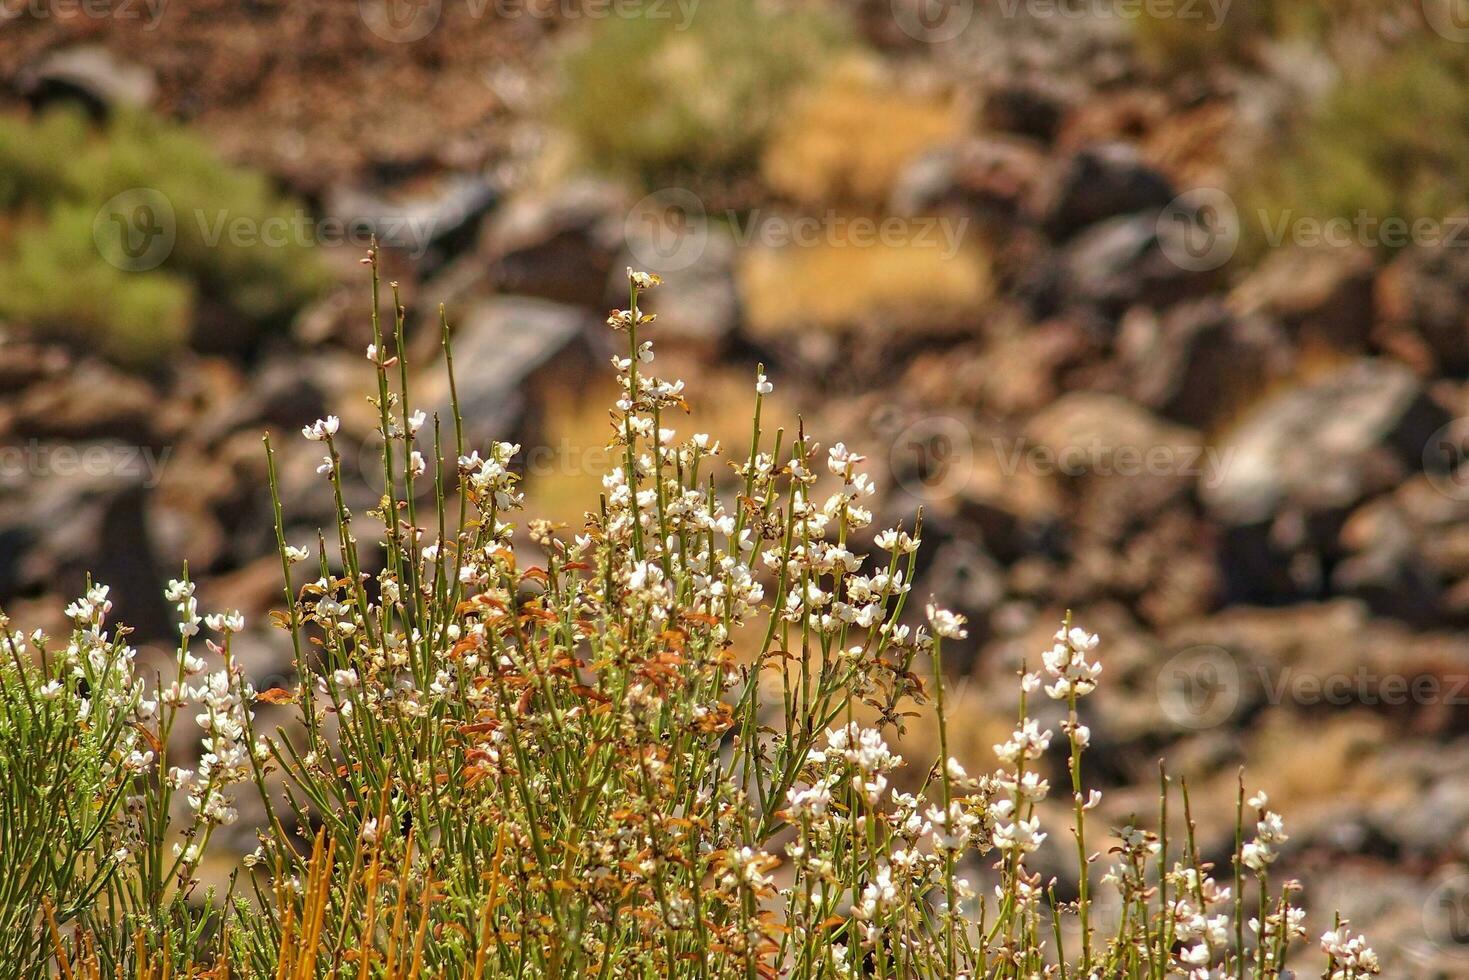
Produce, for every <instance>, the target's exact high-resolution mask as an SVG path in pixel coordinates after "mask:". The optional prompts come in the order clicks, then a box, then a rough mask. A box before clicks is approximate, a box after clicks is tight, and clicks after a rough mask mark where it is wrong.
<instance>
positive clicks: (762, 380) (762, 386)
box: [755, 373, 775, 395]
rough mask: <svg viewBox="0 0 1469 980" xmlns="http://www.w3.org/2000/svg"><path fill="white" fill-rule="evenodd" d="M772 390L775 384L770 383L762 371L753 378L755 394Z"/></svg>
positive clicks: (765, 393) (762, 393)
mask: <svg viewBox="0 0 1469 980" xmlns="http://www.w3.org/2000/svg"><path fill="white" fill-rule="evenodd" d="M774 390H775V385H773V384H771V383H770V381H769V380H768V379H767V378H766V377H765V375H764V374H763V373H762V374H760V375H759V376H757V377H756V378H755V392H756V393H757V394H761V395H768V394H770V393H771V392H772V391H774Z"/></svg>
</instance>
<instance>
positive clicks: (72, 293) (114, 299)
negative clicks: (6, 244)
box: [0, 204, 194, 367]
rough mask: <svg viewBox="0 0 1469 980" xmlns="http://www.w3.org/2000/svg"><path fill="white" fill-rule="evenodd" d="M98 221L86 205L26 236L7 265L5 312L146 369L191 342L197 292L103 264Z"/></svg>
mask: <svg viewBox="0 0 1469 980" xmlns="http://www.w3.org/2000/svg"><path fill="white" fill-rule="evenodd" d="M93 218H94V213H93V212H92V211H91V210H90V209H88V208H86V207H85V206H82V205H76V204H64V205H60V206H58V207H57V208H55V209H54V210H53V211H52V213H51V217H50V220H48V221H46V222H45V223H36V224H31V225H28V226H26V227H24V228H22V229H21V230H20V232H19V233H18V234H17V235H16V237H15V241H14V242H13V243H12V247H11V250H10V255H9V257H8V259H7V261H6V262H5V263H4V264H3V265H0V313H3V314H4V315H6V316H10V317H14V318H16V319H18V320H21V321H22V322H25V323H28V324H30V325H31V326H32V327H34V328H36V329H38V330H41V331H44V332H45V333H46V334H48V335H51V336H57V337H63V338H66V339H69V340H72V341H76V342H81V343H88V342H90V343H95V344H98V345H99V346H100V349H101V350H102V352H103V353H105V354H106V355H107V356H109V357H111V358H113V359H114V360H117V361H119V362H120V363H122V364H126V365H130V366H135V367H146V366H147V365H149V364H152V363H155V362H156V361H157V360H159V359H160V358H162V357H165V356H167V354H168V353H169V352H170V351H172V350H174V349H175V348H177V347H178V346H180V345H181V344H183V343H185V342H186V341H187V339H188V335H189V316H190V311H191V309H192V307H193V302H194V290H193V288H192V287H191V286H190V284H189V282H188V280H186V279H183V278H180V277H179V276H176V275H173V274H171V273H166V272H128V271H125V270H123V269H119V268H117V267H116V266H113V265H111V264H109V263H107V262H105V261H103V259H102V257H101V256H100V255H99V254H98V251H97V244H96V242H95V240H94V239H93V237H92V223H93Z"/></svg>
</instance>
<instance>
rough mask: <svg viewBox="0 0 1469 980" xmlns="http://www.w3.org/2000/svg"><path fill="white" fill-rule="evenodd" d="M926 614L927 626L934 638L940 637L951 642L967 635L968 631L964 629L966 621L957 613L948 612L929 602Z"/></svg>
mask: <svg viewBox="0 0 1469 980" xmlns="http://www.w3.org/2000/svg"><path fill="white" fill-rule="evenodd" d="M927 612H928V625H929V628H930V629H932V630H933V632H934V635H935V636H942V637H944V638H946V639H951V640H962V639H964V638H965V637H966V636H968V635H969V631H968V630H966V629H965V628H964V624H965V623H966V622H968V620H966V619H965V618H964V617H963V616H961V615H959V614H958V613H954V612H949V610H947V609H943V608H940V607H939V606H936V605H934V604H933V603H931V602H930V603H929V604H928V610H927Z"/></svg>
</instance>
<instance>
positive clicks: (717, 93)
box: [559, 0, 847, 179]
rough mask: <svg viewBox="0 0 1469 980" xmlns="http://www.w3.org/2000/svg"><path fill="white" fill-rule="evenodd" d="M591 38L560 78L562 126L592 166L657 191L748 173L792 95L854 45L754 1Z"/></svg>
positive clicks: (725, 1) (821, 22) (829, 26)
mask: <svg viewBox="0 0 1469 980" xmlns="http://www.w3.org/2000/svg"><path fill="white" fill-rule="evenodd" d="M589 30H590V31H591V33H590V36H588V37H587V38H586V39H585V41H584V43H582V44H581V45H580V46H579V47H578V48H577V49H576V50H575V51H573V52H572V53H571V55H570V56H569V57H568V58H567V59H566V61H565V64H564V66H563V70H562V73H561V74H562V78H563V79H564V80H565V83H564V84H565V87H564V89H563V92H562V99H561V105H560V108H559V116H560V119H561V121H562V123H563V124H564V125H565V126H566V127H567V128H568V130H569V131H570V132H571V133H572V135H573V136H574V137H575V138H576V140H577V143H578V145H579V148H580V149H581V151H582V152H583V153H584V154H585V155H586V157H587V158H588V159H589V160H592V161H595V162H596V163H597V165H598V166H602V167H605V168H607V169H609V170H612V171H620V172H630V173H633V174H636V175H639V176H642V177H644V178H649V179H656V178H657V177H658V176H659V175H662V174H667V173H669V172H676V171H679V170H682V169H697V170H701V171H709V170H714V171H720V172H729V171H734V170H738V169H739V168H740V167H741V165H745V164H749V163H750V162H751V161H752V159H753V156H754V154H755V153H756V151H757V150H758V149H759V146H760V142H761V140H762V138H763V137H764V135H765V133H766V131H767V130H768V128H769V127H770V125H771V122H772V120H773V118H774V116H775V114H776V112H777V111H778V110H779V108H780V106H781V104H782V102H783V100H784V97H785V96H786V94H787V93H788V92H789V91H790V89H791V88H792V86H794V85H795V84H797V83H799V82H800V81H802V80H804V79H805V78H807V77H808V76H809V75H810V74H812V73H813V72H814V71H816V70H818V69H819V67H820V65H821V64H822V63H823V62H824V61H825V60H826V59H827V57H828V56H829V55H830V54H831V53H832V52H833V51H835V50H838V49H839V48H840V47H842V46H843V45H844V44H845V43H846V41H847V32H846V30H845V29H844V26H843V25H842V24H840V23H839V22H838V21H836V20H834V19H833V18H832V17H831V16H829V15H825V14H822V13H820V12H817V11H812V10H797V11H789V12H779V13H776V12H771V11H769V10H768V9H767V8H766V7H764V6H761V5H758V4H757V3H755V2H754V0H719V2H718V3H705V4H700V5H698V7H697V8H695V9H694V10H693V11H692V12H691V13H690V14H689V15H688V16H687V19H686V20H685V19H684V18H683V17H682V15H678V16H673V15H670V16H668V17H656V16H652V15H651V14H650V15H649V16H645V17H612V18H607V19H605V20H599V21H596V22H594V23H593V24H592V25H590V27H589Z"/></svg>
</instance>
